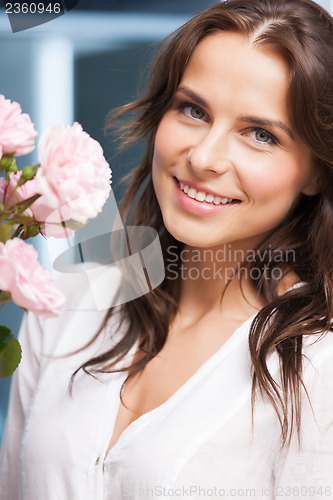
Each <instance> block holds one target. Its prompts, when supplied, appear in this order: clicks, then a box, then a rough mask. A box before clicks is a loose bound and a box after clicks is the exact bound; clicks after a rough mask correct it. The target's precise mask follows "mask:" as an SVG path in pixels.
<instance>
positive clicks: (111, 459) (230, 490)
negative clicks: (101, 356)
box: [0, 280, 333, 500]
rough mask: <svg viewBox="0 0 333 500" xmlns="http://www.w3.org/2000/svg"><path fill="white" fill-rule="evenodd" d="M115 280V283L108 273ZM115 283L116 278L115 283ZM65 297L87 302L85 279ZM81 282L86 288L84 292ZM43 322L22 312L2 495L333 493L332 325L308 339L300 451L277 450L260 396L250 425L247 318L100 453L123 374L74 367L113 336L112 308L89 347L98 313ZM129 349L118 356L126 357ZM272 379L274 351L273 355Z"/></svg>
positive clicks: (276, 433)
mask: <svg viewBox="0 0 333 500" xmlns="http://www.w3.org/2000/svg"><path fill="white" fill-rule="evenodd" d="M115 281H117V280H115ZM118 285H119V280H118V282H117V283H116V284H115V287H114V291H116V289H117V286H118ZM64 288H65V289H67V293H68V297H69V300H70V298H71V297H74V296H75V300H78V296H79V295H80V301H81V302H82V301H86V302H85V304H88V302H89V300H88V298H87V295H88V294H89V286H86V287H85V286H84V283H83V282H82V287H80V290H81V292H80V291H79V290H78V289H76V290H75V293H74V291H73V290H71V289H70V286H69V285H68V280H67V282H66V283H65V286H64ZM83 290H84V292H83ZM70 309H71V307H70V305H69V306H68V310H67V311H64V312H63V314H62V315H61V316H60V317H58V318H51V319H46V320H45V319H44V320H41V319H40V318H39V317H37V316H35V315H33V314H31V313H28V314H27V316H26V317H25V319H24V322H23V326H22V328H21V332H20V341H21V344H22V349H23V359H22V362H21V364H20V367H19V369H18V370H17V371H16V372H15V375H14V377H13V384H12V391H11V398H10V407H9V414H8V420H7V426H6V431H5V436H4V440H3V446H2V452H1V460H0V485H1V487H0V500H17V499H20V500H118V499H119V500H120V499H128V500H134V499H147V500H148V499H155V498H167V499H175V498H184V499H186V498H192V499H201V498H205V497H212V498H222V497H229V498H231V497H234V498H248V497H250V498H263V499H279V498H289V499H303V500H304V499H305V498H306V499H309V498H310V499H311V498H313V499H320V500H324V499H325V498H331V497H333V425H332V423H333V334H331V333H329V334H328V335H326V336H325V337H324V338H322V339H320V340H319V341H318V342H316V343H313V341H314V337H311V338H307V337H306V338H304V354H305V358H304V382H305V384H306V387H307V390H308V392H309V396H310V398H311V403H312V406H313V412H312V410H311V407H310V405H309V403H308V400H307V398H306V397H304V399H303V410H302V449H301V450H299V448H298V444H297V436H296V434H295V436H294V438H293V440H292V443H291V445H290V447H288V448H284V449H283V450H280V441H279V440H280V426H279V423H278V420H277V417H276V414H275V411H274V409H273V407H272V405H271V403H270V402H269V401H268V400H264V399H262V398H260V397H258V400H257V402H256V406H255V413H254V426H253V429H252V428H251V400H250V394H251V374H250V358H249V352H248V334H249V328H250V325H251V322H252V320H253V317H252V318H250V319H248V320H247V321H245V322H244V323H243V324H242V325H241V326H240V327H239V328H238V329H237V330H236V331H235V332H234V334H233V335H232V336H231V337H230V338H229V340H228V341H227V342H226V343H225V344H224V345H223V346H222V347H221V348H220V349H219V350H218V351H217V352H216V353H215V354H214V355H213V356H212V357H211V358H210V359H208V360H207V361H206V362H205V363H204V364H203V365H202V366H201V367H200V368H199V369H198V371H197V372H196V373H195V374H194V375H193V376H192V377H191V378H190V379H189V380H188V381H187V382H186V383H185V384H184V385H183V386H182V387H181V388H180V389H179V390H177V391H176V393H175V394H174V395H173V396H172V397H171V398H170V399H168V400H167V401H166V402H165V403H164V404H162V405H160V406H159V407H157V408H156V409H154V410H152V411H149V412H148V413H146V414H144V415H142V416H141V417H140V418H138V419H137V420H136V421H134V422H133V423H132V424H131V425H130V426H129V427H128V428H127V429H126V430H125V431H124V432H123V433H122V435H121V436H120V438H119V440H118V442H117V443H116V444H115V446H114V447H113V448H112V449H111V451H110V453H109V454H108V456H107V458H106V459H105V460H104V457H105V454H106V451H107V448H108V445H109V442H110V439H111V436H112V434H113V426H114V423H115V419H116V416H117V412H118V407H119V401H120V400H119V392H120V388H121V385H122V382H123V381H124V379H125V377H126V374H125V373H120V374H114V373H113V374H103V375H101V376H99V377H98V378H99V379H96V378H93V377H91V376H89V375H87V374H85V373H83V371H82V370H81V371H80V372H79V373H78V375H77V376H76V379H75V381H74V386H73V395H72V396H70V394H69V392H68V384H69V380H70V377H71V375H72V373H73V371H74V370H75V369H76V368H78V367H79V366H80V364H81V363H82V362H84V361H86V360H88V359H89V358H90V357H91V356H93V355H94V354H96V353H97V352H103V351H105V350H106V349H108V348H109V347H110V346H111V344H113V343H114V342H115V340H116V338H118V336H119V335H121V332H122V331H123V328H124V326H123V327H122V328H121V329H120V330H119V331H118V332H117V331H116V330H117V328H116V326H117V318H116V317H114V318H113V319H112V320H111V321H110V322H109V324H108V326H107V327H106V328H105V329H104V331H103V333H102V334H101V335H100V337H99V339H98V340H97V341H96V342H95V343H93V344H92V345H91V346H90V347H89V348H87V349H85V350H83V351H81V352H79V353H77V354H74V355H72V356H68V357H64V356H63V355H64V354H65V353H69V352H71V351H74V350H76V349H78V348H79V347H81V346H82V345H83V344H84V343H85V342H87V341H88V340H89V339H90V338H91V337H92V336H93V334H94V333H95V332H96V330H97V328H98V326H99V325H100V323H101V321H102V318H103V316H104V315H105V311H101V312H98V311H96V310H94V308H93V307H91V309H89V307H88V306H87V307H83V308H81V310H79V311H76V312H73V310H70ZM135 348H136V346H134V347H133V348H132V350H131V352H130V353H129V355H128V357H127V359H126V360H124V363H125V362H129V360H130V359H131V357H132V356H133V355H134V352H135ZM269 366H270V371H271V373H272V374H273V375H274V376H275V377H278V359H277V356H276V355H275V354H272V355H271V357H270V359H269Z"/></svg>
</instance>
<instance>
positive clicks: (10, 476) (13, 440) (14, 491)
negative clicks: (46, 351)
mask: <svg viewBox="0 0 333 500" xmlns="http://www.w3.org/2000/svg"><path fill="white" fill-rule="evenodd" d="M18 338H19V341H20V344H21V347H22V360H21V362H20V364H19V366H18V368H17V369H16V371H15V372H14V375H13V378H12V383H11V391H10V398H9V408H8V415H7V421H6V427H5V432H4V436H3V440H2V446H1V453H0V485H1V487H0V500H17V499H18V482H19V481H18V474H19V472H18V471H19V449H20V443H21V438H22V433H23V429H24V425H25V420H26V417H27V414H28V412H29V407H30V402H31V400H32V398H33V394H34V390H35V387H36V385H37V380H38V376H39V369H40V361H39V358H40V353H41V350H42V328H41V323H40V319H39V318H38V316H36V315H34V314H32V313H27V314H26V315H25V316H24V318H23V321H22V325H21V329H20V333H19V337H18Z"/></svg>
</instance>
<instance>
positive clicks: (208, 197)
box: [179, 182, 233, 205]
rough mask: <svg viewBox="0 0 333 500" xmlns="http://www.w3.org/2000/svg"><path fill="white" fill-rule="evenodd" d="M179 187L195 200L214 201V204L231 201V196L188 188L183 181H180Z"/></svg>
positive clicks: (224, 203) (223, 203)
mask: <svg viewBox="0 0 333 500" xmlns="http://www.w3.org/2000/svg"><path fill="white" fill-rule="evenodd" d="M179 185H180V189H181V190H182V191H184V193H185V194H187V195H188V196H189V197H190V198H194V199H196V200H197V201H201V202H202V201H205V202H207V203H214V205H220V204H221V205H226V204H227V203H231V202H232V201H233V199H232V198H221V197H220V196H214V195H213V194H211V193H208V194H207V193H205V192H204V191H197V190H196V189H194V188H190V187H189V186H188V185H187V184H184V182H180V183H179Z"/></svg>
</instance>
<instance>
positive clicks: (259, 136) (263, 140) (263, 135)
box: [251, 127, 279, 145]
mask: <svg viewBox="0 0 333 500" xmlns="http://www.w3.org/2000/svg"><path fill="white" fill-rule="evenodd" d="M251 132H254V136H255V141H256V142H258V143H260V144H271V145H276V144H279V141H278V139H277V138H276V137H275V135H273V134H270V133H269V132H267V131H266V130H264V129H262V128H258V127H255V128H252V129H251Z"/></svg>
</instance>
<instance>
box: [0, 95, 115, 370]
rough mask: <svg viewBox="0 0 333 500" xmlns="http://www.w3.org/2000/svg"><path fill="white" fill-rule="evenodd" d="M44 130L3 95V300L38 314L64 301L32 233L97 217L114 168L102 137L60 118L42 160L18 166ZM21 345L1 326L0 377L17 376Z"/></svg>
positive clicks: (67, 233)
mask: <svg viewBox="0 0 333 500" xmlns="http://www.w3.org/2000/svg"><path fill="white" fill-rule="evenodd" d="M36 135H37V132H36V131H35V129H34V125H33V123H32V122H31V119H30V117H29V115H27V114H25V113H22V110H21V107H20V105H19V104H18V103H17V102H11V101H10V100H8V99H5V97H4V96H3V95H0V172H2V176H1V177H0V307H1V306H2V305H3V304H5V303H7V302H11V301H13V302H15V303H16V304H17V305H19V306H20V307H22V308H23V309H25V310H30V311H34V312H35V313H37V314H43V315H50V316H52V315H56V314H58V313H59V312H60V310H61V308H62V307H63V305H64V297H63V295H62V293H61V292H60V291H59V290H57V289H56V288H55V287H54V285H53V279H52V275H51V273H50V272H49V271H48V270H47V269H45V268H44V267H43V266H42V265H41V264H40V263H39V262H38V253H37V251H36V250H35V248H34V247H33V246H32V245H31V244H29V243H26V240H27V239H28V238H31V237H34V236H37V235H38V234H42V235H44V236H54V237H56V238H65V237H71V236H73V229H75V228H77V227H81V226H82V225H84V224H86V223H87V221H88V220H89V219H92V218H94V217H96V216H97V214H98V213H99V212H100V211H101V210H102V207H103V205H104V203H105V201H106V200H107V198H108V196H109V193H110V189H111V188H110V179H111V170H110V167H109V165H108V163H107V162H106V160H105V158H104V156H103V150H102V148H101V146H100V144H99V143H98V142H97V141H95V140H94V139H92V138H91V137H90V136H89V135H88V134H87V133H86V132H84V131H83V130H82V127H81V125H79V124H78V123H74V124H73V126H72V127H69V126H62V125H58V126H55V127H51V128H50V129H48V130H47V131H46V132H44V134H43V135H42V137H41V139H40V141H39V145H38V158H39V163H38V164H35V165H33V166H27V167H24V168H23V169H22V170H20V171H19V170H18V169H17V166H16V161H15V157H17V156H22V155H25V154H28V153H30V152H31V151H33V149H34V148H35V137H36ZM20 359H21V347H20V345H19V343H18V341H17V340H16V338H15V337H14V335H13V334H12V332H11V331H10V330H9V329H8V328H7V327H5V326H0V377H6V376H8V375H11V374H12V373H13V371H14V370H15V369H16V367H17V366H18V364H19V362H20Z"/></svg>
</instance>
